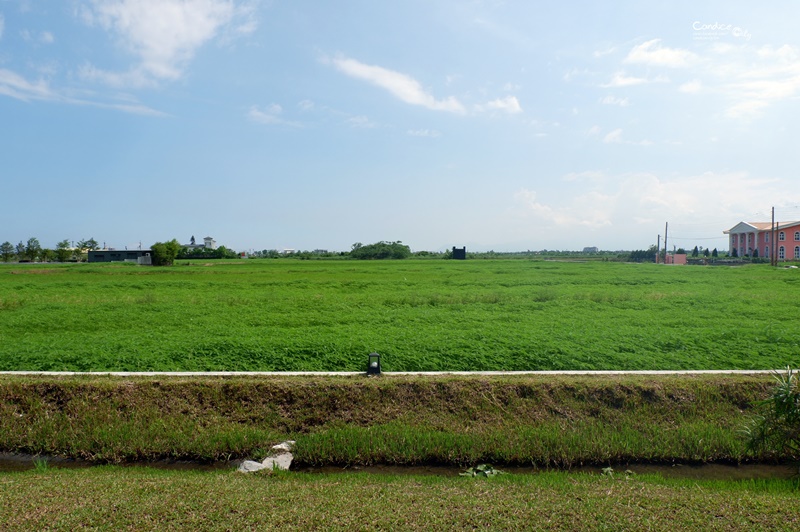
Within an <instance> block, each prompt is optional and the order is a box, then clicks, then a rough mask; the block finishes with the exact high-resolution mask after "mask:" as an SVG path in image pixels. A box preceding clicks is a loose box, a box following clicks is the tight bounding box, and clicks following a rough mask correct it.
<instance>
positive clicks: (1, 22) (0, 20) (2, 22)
mask: <svg viewBox="0 0 800 532" xmlns="http://www.w3.org/2000/svg"><path fill="white" fill-rule="evenodd" d="M5 28H6V19H5V17H3V14H2V13H0V39H2V38H3V31H4V30H5Z"/></svg>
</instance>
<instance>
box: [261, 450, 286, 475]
mask: <svg viewBox="0 0 800 532" xmlns="http://www.w3.org/2000/svg"><path fill="white" fill-rule="evenodd" d="M292 460H294V456H292V453H289V452H285V453H282V454H279V455H277V456H268V457H266V458H264V461H263V462H261V465H262V466H263V467H266V468H269V469H281V470H283V471H288V470H289V467H290V466H291V465H292Z"/></svg>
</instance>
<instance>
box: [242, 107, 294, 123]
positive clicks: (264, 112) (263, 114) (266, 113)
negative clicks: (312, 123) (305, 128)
mask: <svg viewBox="0 0 800 532" xmlns="http://www.w3.org/2000/svg"><path fill="white" fill-rule="evenodd" d="M281 113H283V108H282V107H281V106H280V105H278V104H277V103H271V104H269V105H268V106H266V107H264V108H260V107H259V106H257V105H252V106H250V109H249V110H248V111H247V118H249V119H250V120H252V121H253V122H258V123H259V124H268V125H283V126H292V127H300V124H299V123H297V122H292V121H290V120H285V119H283V118H281V116H280V115H281Z"/></svg>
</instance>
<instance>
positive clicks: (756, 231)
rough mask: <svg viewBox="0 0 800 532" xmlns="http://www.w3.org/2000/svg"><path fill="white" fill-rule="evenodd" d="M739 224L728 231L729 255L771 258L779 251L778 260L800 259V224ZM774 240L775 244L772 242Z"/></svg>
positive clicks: (726, 232) (725, 232)
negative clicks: (773, 225)
mask: <svg viewBox="0 0 800 532" xmlns="http://www.w3.org/2000/svg"><path fill="white" fill-rule="evenodd" d="M772 232H773V227H772V222H739V223H738V224H736V225H735V226H733V227H731V228H730V229H728V230H727V231H723V233H724V234H726V235H728V253H730V254H731V255H733V254H734V253H735V254H736V255H738V256H739V257H744V256H745V255H747V256H750V257H753V256H756V255H758V256H759V257H771V255H770V252H771V251H777V257H778V260H786V259H792V258H793V259H800V222H776V223H775V228H774V232H775V236H771V235H772ZM771 239H774V242H770V240H771Z"/></svg>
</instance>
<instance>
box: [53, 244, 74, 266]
mask: <svg viewBox="0 0 800 532" xmlns="http://www.w3.org/2000/svg"><path fill="white" fill-rule="evenodd" d="M70 257H72V249H70V245H69V240H62V241H61V242H59V243H58V244H56V260H57V261H58V262H67V261H68V260H69V258H70Z"/></svg>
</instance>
